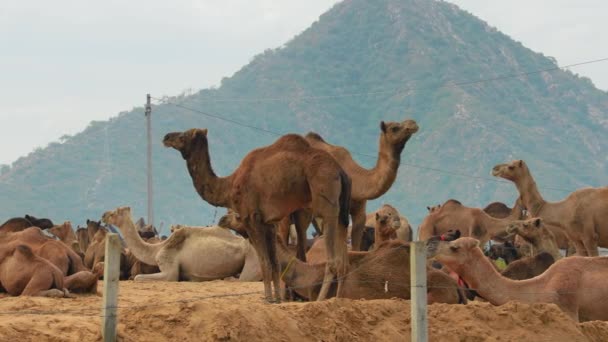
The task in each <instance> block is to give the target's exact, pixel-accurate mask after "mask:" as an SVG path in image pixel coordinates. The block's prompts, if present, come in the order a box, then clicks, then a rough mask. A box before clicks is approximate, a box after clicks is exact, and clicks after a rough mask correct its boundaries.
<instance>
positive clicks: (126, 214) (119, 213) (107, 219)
mask: <svg viewBox="0 0 608 342" xmlns="http://www.w3.org/2000/svg"><path fill="white" fill-rule="evenodd" d="M101 220H102V221H103V222H104V223H106V224H112V225H115V226H118V227H122V226H123V225H124V224H125V223H126V222H128V220H131V208H130V207H119V208H116V209H114V210H110V211H106V212H105V213H104V214H103V216H102V217H101Z"/></svg>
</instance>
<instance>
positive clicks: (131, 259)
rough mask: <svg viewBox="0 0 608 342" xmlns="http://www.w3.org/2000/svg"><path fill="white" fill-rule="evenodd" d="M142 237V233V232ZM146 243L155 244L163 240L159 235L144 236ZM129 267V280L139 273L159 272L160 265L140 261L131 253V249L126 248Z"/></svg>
mask: <svg viewBox="0 0 608 342" xmlns="http://www.w3.org/2000/svg"><path fill="white" fill-rule="evenodd" d="M140 237H141V234H140ZM141 238H142V240H144V241H145V242H146V243H150V244H155V243H159V242H161V239H160V238H158V237H151V238H144V237H141ZM125 253H126V259H127V267H128V268H129V280H133V279H135V277H136V276H137V275H139V274H154V273H159V272H160V268H158V266H153V265H148V264H146V263H145V262H142V261H140V260H139V259H137V258H136V257H135V255H133V253H131V251H130V250H128V249H127V250H126V251H125Z"/></svg>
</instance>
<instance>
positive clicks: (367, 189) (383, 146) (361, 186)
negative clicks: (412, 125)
mask: <svg viewBox="0 0 608 342" xmlns="http://www.w3.org/2000/svg"><path fill="white" fill-rule="evenodd" d="M404 147H405V142H404V143H403V144H401V145H400V146H396V145H391V144H390V143H389V142H388V141H386V138H385V137H384V135H380V139H379V148H378V159H377V160H376V165H375V166H374V168H372V169H364V168H362V167H360V166H359V167H355V168H354V170H351V172H350V174H349V176H350V177H351V179H352V184H353V186H352V198H353V199H355V200H361V199H375V198H378V197H380V196H382V195H383V194H384V193H386V192H387V191H388V189H389V188H390V187H391V186H392V185H393V183H394V182H395V179H396V178H397V171H398V169H399V164H400V162H401V152H402V151H403V148H404Z"/></svg>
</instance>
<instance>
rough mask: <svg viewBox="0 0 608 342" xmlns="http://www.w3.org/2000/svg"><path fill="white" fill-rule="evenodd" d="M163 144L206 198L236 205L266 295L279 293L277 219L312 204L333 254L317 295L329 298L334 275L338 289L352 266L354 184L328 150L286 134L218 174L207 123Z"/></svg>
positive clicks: (169, 136)
mask: <svg viewBox="0 0 608 342" xmlns="http://www.w3.org/2000/svg"><path fill="white" fill-rule="evenodd" d="M163 144H164V145H165V146H166V147H171V148H174V149H176V150H178V151H179V152H180V153H181V155H182V157H183V158H184V159H185V160H186V166H187V168H188V171H189V172H190V176H191V178H192V181H193V184H194V188H195V189H196V191H197V192H198V194H199V195H200V196H201V198H203V200H205V201H207V202H209V203H210V204H212V205H215V206H222V207H226V208H228V207H229V208H232V209H234V210H235V211H236V212H238V213H239V214H240V215H241V220H242V221H243V224H244V227H245V230H246V232H247V235H248V236H249V238H250V241H251V244H252V245H253V247H254V248H255V250H256V252H257V254H258V256H259V258H260V263H261V265H262V274H263V278H264V294H265V297H266V300H267V301H272V298H273V294H272V286H271V285H274V300H275V301H280V298H281V295H280V288H279V271H280V270H279V265H278V261H277V256H276V243H275V241H276V224H277V223H278V222H280V221H281V220H282V219H283V218H285V217H287V216H289V215H290V214H292V213H294V212H296V211H298V210H301V209H311V210H312V213H313V215H314V216H315V217H319V218H321V219H322V220H323V234H324V235H325V236H326V240H325V242H326V243H327V250H328V253H329V259H328V262H327V264H326V273H325V281H324V284H323V287H322V291H321V294H320V295H319V297H318V299H319V300H322V299H324V298H325V296H326V294H327V291H328V290H329V286H330V282H331V281H332V280H333V279H334V278H335V277H337V279H338V293H340V289H341V286H342V285H341V284H342V281H341V278H342V277H343V276H344V273H345V272H346V269H347V267H348V265H347V263H348V259H347V256H346V251H347V250H346V226H348V214H349V211H350V207H349V205H350V193H351V191H350V190H351V189H350V185H351V184H350V178H349V177H348V175H347V174H346V173H345V172H344V171H343V170H342V168H341V167H340V165H339V164H338V162H336V160H335V159H334V158H333V157H332V156H331V155H330V154H328V153H327V152H324V151H322V150H319V149H316V148H313V147H311V145H310V144H309V143H308V142H307V141H306V140H305V139H304V138H302V137H301V136H299V135H295V134H287V135H284V136H282V137H280V138H279V139H278V140H276V141H275V142H274V143H273V144H272V145H269V146H266V147H262V148H258V149H255V150H253V151H251V152H249V153H248V154H247V155H246V156H245V158H244V159H243V160H242V161H241V164H240V166H239V167H238V168H237V169H236V170H235V171H234V173H233V174H232V175H230V176H227V177H217V176H216V174H215V172H214V171H213V169H212V167H211V161H210V156H209V146H208V141H207V130H206V129H190V130H188V131H185V132H175V133H169V134H167V135H166V136H165V138H164V139H163ZM268 175H272V177H268ZM170 240H171V239H169V240H167V241H170Z"/></svg>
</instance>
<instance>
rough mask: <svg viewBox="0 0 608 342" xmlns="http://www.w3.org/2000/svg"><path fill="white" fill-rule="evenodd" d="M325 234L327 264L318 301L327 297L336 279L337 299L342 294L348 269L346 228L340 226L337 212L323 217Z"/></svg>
mask: <svg viewBox="0 0 608 342" xmlns="http://www.w3.org/2000/svg"><path fill="white" fill-rule="evenodd" d="M323 232H324V235H325V249H326V250H327V264H326V266H325V276H324V277H323V285H322V286H321V290H320V292H319V296H318V297H317V301H321V300H324V299H325V298H326V297H327V294H328V292H329V288H330V287H331V283H332V282H333V280H334V278H336V279H337V282H338V290H337V292H336V297H340V296H341V294H342V284H343V278H344V277H345V276H346V267H347V260H348V259H347V257H348V256H347V248H346V227H343V226H341V225H339V224H338V215H337V210H335V213H334V214H333V215H331V214H325V215H324V216H323Z"/></svg>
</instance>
